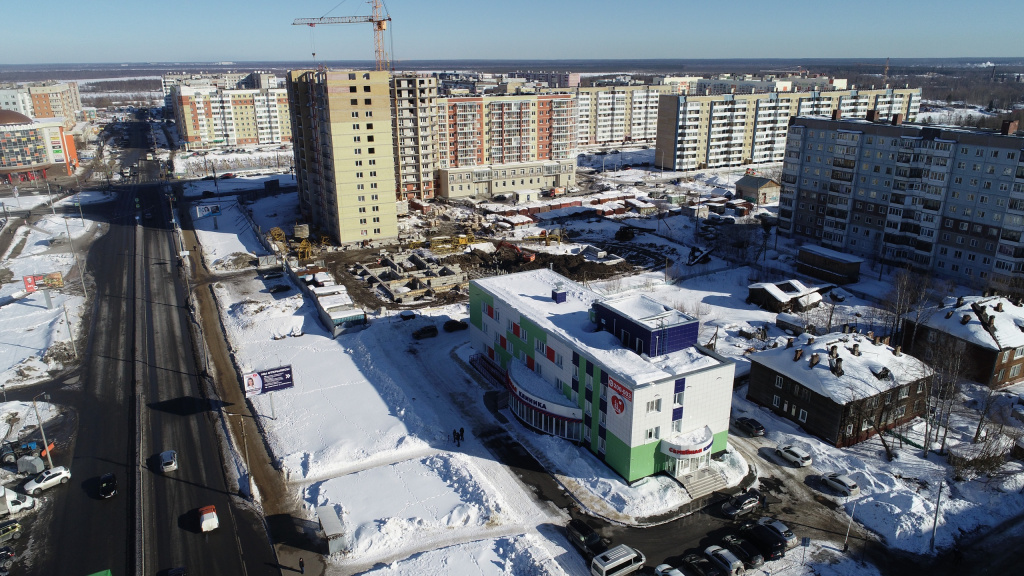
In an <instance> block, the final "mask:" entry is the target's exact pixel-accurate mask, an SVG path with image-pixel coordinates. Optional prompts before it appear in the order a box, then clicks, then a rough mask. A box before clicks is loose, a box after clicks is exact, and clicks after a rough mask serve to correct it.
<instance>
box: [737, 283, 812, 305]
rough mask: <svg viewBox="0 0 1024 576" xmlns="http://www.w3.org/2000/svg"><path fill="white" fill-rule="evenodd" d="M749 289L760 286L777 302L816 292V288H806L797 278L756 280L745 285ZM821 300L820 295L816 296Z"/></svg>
mask: <svg viewBox="0 0 1024 576" xmlns="http://www.w3.org/2000/svg"><path fill="white" fill-rule="evenodd" d="M747 288H749V289H754V288H760V289H762V290H764V291H766V292H768V294H771V296H772V298H775V299H776V300H778V301H779V302H789V301H790V300H792V299H794V298H796V299H799V298H801V297H803V296H805V295H807V294H811V293H816V292H817V291H818V289H817V288H808V287H807V286H804V284H803V282H801V281H799V280H786V281H784V282H758V283H757V284H751V285H750V286H747ZM818 300H821V297H820V296H819V297H818Z"/></svg>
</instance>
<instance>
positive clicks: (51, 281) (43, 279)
mask: <svg viewBox="0 0 1024 576" xmlns="http://www.w3.org/2000/svg"><path fill="white" fill-rule="evenodd" d="M21 280H22V282H24V283H25V292H28V293H30V294H31V293H32V292H35V291H37V290H45V289H46V288H63V287H64V276H63V275H62V274H61V273H60V272H50V273H49V274H33V275H31V276H22V277H21Z"/></svg>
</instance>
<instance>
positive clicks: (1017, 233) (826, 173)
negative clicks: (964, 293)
mask: <svg viewBox="0 0 1024 576" xmlns="http://www.w3.org/2000/svg"><path fill="white" fill-rule="evenodd" d="M869 118H870V119H869V120H852V119H847V120H840V119H834V120H832V119H827V118H794V119H793V120H792V125H791V126H790V127H789V138H788V140H787V143H786V161H785V164H784V165H783V173H782V192H781V197H780V200H779V230H780V232H781V233H783V234H789V235H791V236H794V237H798V238H807V239H811V240H814V241H817V242H820V243H821V245H822V246H824V247H826V248H832V249H835V250H838V251H841V252H846V253H852V254H854V255H859V256H865V257H868V258H871V259H873V260H876V261H878V260H880V261H882V262H884V263H888V264H894V265H899V266H908V265H909V266H912V267H915V268H917V269H920V270H926V271H929V272H930V273H933V274H937V275H940V276H944V277H948V278H952V279H955V280H956V281H958V282H961V283H963V284H967V285H972V284H974V285H993V286H996V287H1005V286H1011V285H1019V284H1020V278H1021V276H1022V274H1024V243H1022V234H1024V164H1022V163H1021V156H1022V151H1021V150H1022V148H1024V138H1021V137H1020V136H1014V135H1012V134H1013V133H1015V132H1016V130H1017V126H1016V123H1010V122H1007V123H1005V124H1004V126H1003V128H1002V130H1001V131H998V132H994V131H981V130H970V129H959V128H940V127H927V126H920V125H916V126H910V125H906V124H902V123H901V121H900V118H899V115H896V116H894V117H893V120H892V121H889V122H875V121H873V120H875V118H876V117H875V115H874V114H871V115H870V116H869Z"/></svg>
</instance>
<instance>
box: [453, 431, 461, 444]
mask: <svg viewBox="0 0 1024 576" xmlns="http://www.w3.org/2000/svg"><path fill="white" fill-rule="evenodd" d="M452 436H454V437H455V446H456V447H459V446H462V444H460V443H459V431H458V430H454V429H453V430H452Z"/></svg>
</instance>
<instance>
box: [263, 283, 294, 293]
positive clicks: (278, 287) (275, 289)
mask: <svg viewBox="0 0 1024 576" xmlns="http://www.w3.org/2000/svg"><path fill="white" fill-rule="evenodd" d="M289 290H291V288H289V287H288V286H287V285H286V284H275V285H274V286H271V287H270V288H267V292H270V293H271V294H280V293H281V292H287V291H289Z"/></svg>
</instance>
